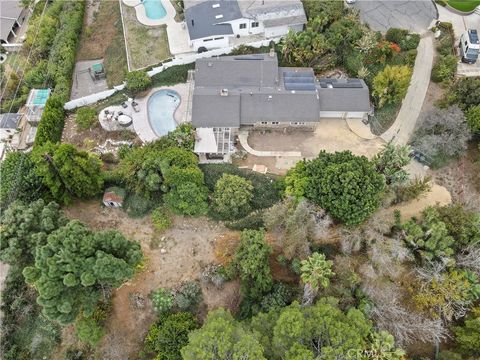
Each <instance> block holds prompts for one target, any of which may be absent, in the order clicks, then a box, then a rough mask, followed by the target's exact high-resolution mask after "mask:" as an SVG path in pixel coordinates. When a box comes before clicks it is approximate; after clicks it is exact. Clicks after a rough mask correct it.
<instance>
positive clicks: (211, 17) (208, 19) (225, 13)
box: [185, 0, 242, 40]
mask: <svg viewBox="0 0 480 360" xmlns="http://www.w3.org/2000/svg"><path fill="white" fill-rule="evenodd" d="M217 4H218V5H220V6H218V7H213V6H214V5H217ZM220 15H221V16H222V17H221V18H217V17H219V16H220ZM240 18H242V13H241V12H240V8H239V7H238V3H237V0H209V1H205V2H202V3H199V4H196V5H194V6H191V7H189V8H187V9H185V21H186V23H187V27H188V34H189V36H190V39H191V40H195V39H201V38H204V37H209V36H216V35H218V36H220V35H231V34H233V30H232V26H231V25H230V24H222V23H223V22H226V21H231V20H235V19H240Z"/></svg>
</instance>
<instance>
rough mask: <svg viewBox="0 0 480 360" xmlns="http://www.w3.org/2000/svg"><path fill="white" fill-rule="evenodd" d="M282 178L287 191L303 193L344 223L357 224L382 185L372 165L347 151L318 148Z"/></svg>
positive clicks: (370, 210) (371, 206) (371, 207)
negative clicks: (307, 159) (311, 157)
mask: <svg viewBox="0 0 480 360" xmlns="http://www.w3.org/2000/svg"><path fill="white" fill-rule="evenodd" d="M285 182H286V184H287V192H288V193H290V194H295V195H296V196H304V197H306V198H307V199H309V200H311V201H312V202H314V203H315V204H317V205H319V206H321V207H322V208H324V209H325V210H327V212H329V213H330V215H331V216H332V217H334V218H335V219H337V220H340V221H341V222H343V223H345V224H347V225H358V224H360V223H361V222H363V221H364V220H365V219H366V218H367V217H368V216H370V215H371V214H372V213H373V212H374V211H375V210H376V209H377V208H378V206H379V205H380V200H381V198H382V195H383V191H384V188H385V179H384V177H383V176H382V174H380V173H378V172H377V171H376V169H375V167H374V165H373V164H372V163H371V162H370V161H369V160H368V159H367V158H366V157H364V156H355V155H353V154H352V153H351V152H350V151H342V152H336V153H334V154H331V153H327V152H326V151H321V152H320V154H319V155H318V157H317V158H316V159H314V160H310V161H303V162H299V163H297V165H296V166H295V168H293V169H292V170H290V171H289V172H288V173H287V177H286V179H285Z"/></svg>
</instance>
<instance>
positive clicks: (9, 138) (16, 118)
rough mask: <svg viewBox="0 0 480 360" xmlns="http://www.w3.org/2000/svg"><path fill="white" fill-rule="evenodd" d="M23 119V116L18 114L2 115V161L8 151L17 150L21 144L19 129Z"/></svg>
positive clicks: (0, 145) (0, 149)
mask: <svg viewBox="0 0 480 360" xmlns="http://www.w3.org/2000/svg"><path fill="white" fill-rule="evenodd" d="M21 118H22V115H21V114H17V113H4V114H0V161H2V160H3V158H4V157H5V155H6V152H7V150H8V149H12V148H15V147H16V146H17V145H18V143H19V138H20V134H19V132H18V131H17V129H18V127H19V124H20V120H21Z"/></svg>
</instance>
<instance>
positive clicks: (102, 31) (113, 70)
mask: <svg viewBox="0 0 480 360" xmlns="http://www.w3.org/2000/svg"><path fill="white" fill-rule="evenodd" d="M85 16H86V18H85V24H84V27H83V30H82V35H81V38H80V48H79V50H78V52H77V61H78V60H95V59H104V66H105V71H106V74H107V83H108V86H113V85H119V84H121V83H122V81H123V79H124V76H125V73H126V71H127V57H126V53H125V42H124V39H123V29H122V20H121V16H120V7H119V4H118V1H101V2H100V5H99V8H98V11H94V12H93V13H90V12H89V11H87V12H86V15H85Z"/></svg>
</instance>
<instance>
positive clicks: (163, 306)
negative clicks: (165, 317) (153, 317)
mask: <svg viewBox="0 0 480 360" xmlns="http://www.w3.org/2000/svg"><path fill="white" fill-rule="evenodd" d="M173 300H174V299H173V294H172V292H171V291H170V290H166V289H158V290H156V291H154V292H153V293H152V304H153V308H154V309H155V311H156V312H157V313H159V314H161V313H166V312H169V311H170V310H171V309H172V307H173Z"/></svg>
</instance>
